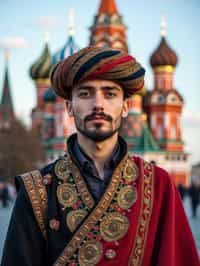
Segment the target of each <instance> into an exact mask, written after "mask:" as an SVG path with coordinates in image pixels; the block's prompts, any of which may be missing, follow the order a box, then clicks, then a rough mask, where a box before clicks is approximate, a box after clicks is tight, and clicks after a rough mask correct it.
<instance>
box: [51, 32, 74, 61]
mask: <svg viewBox="0 0 200 266" xmlns="http://www.w3.org/2000/svg"><path fill="white" fill-rule="evenodd" d="M78 50H79V48H78V46H77V45H76V43H75V41H74V38H73V36H72V35H70V36H69V38H68V40H67V42H66V43H65V45H64V46H63V47H62V48H61V49H60V50H59V51H58V52H57V53H55V54H54V55H53V59H52V61H53V64H56V63H58V62H59V61H61V60H63V59H65V58H67V57H68V56H70V55H72V54H74V53H75V52H77V51H78Z"/></svg>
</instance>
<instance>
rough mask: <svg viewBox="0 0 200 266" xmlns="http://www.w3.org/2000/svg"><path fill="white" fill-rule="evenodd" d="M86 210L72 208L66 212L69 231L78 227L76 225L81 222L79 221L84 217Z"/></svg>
mask: <svg viewBox="0 0 200 266" xmlns="http://www.w3.org/2000/svg"><path fill="white" fill-rule="evenodd" d="M86 215H87V211H86V210H82V209H78V210H73V211H71V212H69V213H68V214H67V219H66V222H67V226H68V227H69V230H70V231H71V232H74V230H75V229H76V228H77V227H78V225H79V224H80V223H81V221H82V220H83V219H84V218H85V217H86Z"/></svg>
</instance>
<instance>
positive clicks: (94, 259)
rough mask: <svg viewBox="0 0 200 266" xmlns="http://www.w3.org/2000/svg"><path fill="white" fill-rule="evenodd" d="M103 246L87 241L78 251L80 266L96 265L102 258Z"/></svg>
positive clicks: (93, 241)
mask: <svg viewBox="0 0 200 266" xmlns="http://www.w3.org/2000/svg"><path fill="white" fill-rule="evenodd" d="M102 254H103V246H102V244H101V242H99V241H97V240H88V241H87V242H85V243H84V244H83V245H82V246H81V247H80V249H79V254H78V262H79V264H80V266H86V265H87V266H93V265H96V264H97V263H98V262H99V261H100V260H101V257H102Z"/></svg>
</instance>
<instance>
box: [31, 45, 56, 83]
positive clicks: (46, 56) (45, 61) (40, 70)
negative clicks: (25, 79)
mask: <svg viewBox="0 0 200 266" xmlns="http://www.w3.org/2000/svg"><path fill="white" fill-rule="evenodd" d="M51 67H52V57H51V55H50V52H49V47H48V44H47V43H46V44H45V47H44V50H43V52H42V54H41V56H40V57H39V58H38V60H37V61H36V62H35V63H34V64H33V65H32V66H31V68H30V76H31V78H32V79H33V80H37V79H48V78H49V73H50V70H51Z"/></svg>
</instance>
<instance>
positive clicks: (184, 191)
mask: <svg viewBox="0 0 200 266" xmlns="http://www.w3.org/2000/svg"><path fill="white" fill-rule="evenodd" d="M177 188H178V191H179V193H180V196H181V199H182V200H184V197H185V194H186V189H185V187H184V186H183V185H182V184H178V186H177Z"/></svg>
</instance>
